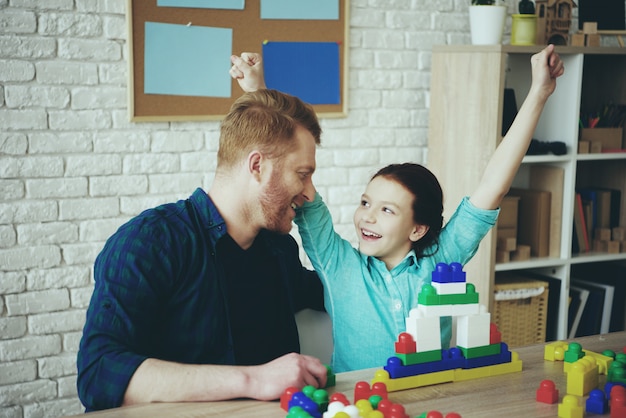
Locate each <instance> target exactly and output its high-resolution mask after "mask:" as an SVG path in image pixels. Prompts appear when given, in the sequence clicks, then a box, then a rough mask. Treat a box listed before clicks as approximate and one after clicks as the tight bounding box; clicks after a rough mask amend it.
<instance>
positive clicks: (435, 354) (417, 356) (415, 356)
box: [396, 350, 441, 366]
mask: <svg viewBox="0 0 626 418" xmlns="http://www.w3.org/2000/svg"><path fill="white" fill-rule="evenodd" d="M396 357H398V358H399V359H400V360H402V364H404V365H405V366H408V365H410V364H419V363H428V362H430V361H439V360H441V350H431V351H424V352H422V353H409V354H402V353H396Z"/></svg>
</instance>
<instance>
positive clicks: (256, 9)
mask: <svg viewBox="0 0 626 418" xmlns="http://www.w3.org/2000/svg"><path fill="white" fill-rule="evenodd" d="M239 1H240V2H241V4H242V5H243V6H242V7H243V8H242V9H239V10H231V9H208V8H194V7H162V6H160V5H158V4H157V3H158V0H128V9H127V19H128V30H129V33H128V48H129V49H128V51H129V57H128V63H129V85H128V91H129V106H128V109H129V117H130V120H131V121H133V122H149V121H199V120H217V119H221V118H222V117H223V116H224V115H225V114H226V113H228V110H229V109H230V106H231V105H232V103H233V102H234V100H235V99H236V98H237V97H239V96H240V95H241V94H242V90H241V88H240V87H239V85H238V84H237V82H236V80H232V79H231V78H230V75H228V68H230V62H229V61H228V60H227V58H226V59H224V56H225V52H229V54H228V56H230V54H234V55H239V54H241V53H242V52H258V53H262V54H264V55H263V56H264V63H265V76H266V81H267V86H268V88H276V89H278V90H281V91H286V92H287V93H291V92H290V91H287V90H283V89H281V88H279V87H275V86H273V85H272V83H271V82H270V78H269V72H268V66H269V65H270V62H268V59H269V58H268V59H266V56H265V54H267V55H268V57H270V56H272V55H270V54H269V51H270V49H269V48H267V47H268V46H276V47H277V48H278V46H280V45H295V47H293V46H292V47H291V49H292V50H294V48H295V49H296V50H297V49H298V46H297V45H309V44H310V45H331V46H332V47H333V48H332V49H331V51H337V54H336V55H337V57H336V58H334V59H335V61H336V66H335V67H332V68H333V71H328V74H326V76H327V77H330V80H331V81H332V83H331V84H333V85H335V84H336V95H335V96H333V97H335V98H334V99H332V100H328V101H324V99H323V98H322V99H320V100H321V101H320V102H315V101H310V100H307V99H306V98H305V97H301V96H299V95H298V96H299V97H301V98H302V99H303V100H305V101H307V102H309V103H311V104H312V105H313V107H314V108H315V110H316V112H317V114H318V116H320V117H345V116H346V115H347V102H346V98H347V67H348V66H347V49H348V48H347V46H348V45H347V44H348V42H347V39H348V29H349V23H348V10H349V5H348V2H349V0H337V1H338V6H339V7H338V8H339V10H338V18H337V19H306V18H298V19H293V20H290V19H287V18H279V19H270V18H261V7H262V6H261V2H263V1H264V0H239ZM311 1H312V2H315V1H316V0H311ZM155 26H159V27H169V28H184V27H188V28H190V31H189V32H187V34H191V33H200V32H192V31H191V29H193V30H214V31H215V33H217V34H220V36H222V35H221V34H223V33H225V36H224V38H223V39H225V40H227V42H225V43H224V44H223V45H220V46H221V47H222V48H221V49H220V51H221V55H219V57H220V59H219V62H220V64H219V65H220V66H222V65H223V68H224V70H223V71H224V73H223V72H222V70H221V69H220V70H219V71H218V72H216V76H215V77H211V78H210V80H211V82H213V80H216V79H218V78H219V80H220V82H219V83H214V84H216V86H215V87H216V89H218V90H219V91H220V93H219V94H216V95H212V93H210V92H209V93H207V94H204V95H196V93H195V91H192V92H190V93H182V94H179V93H180V92H173V93H172V92H166V93H163V92H162V91H158V90H157V91H156V92H155V91H154V90H150V88H151V87H150V86H151V85H152V84H153V82H152V80H153V79H155V77H156V76H159V75H160V74H158V72H159V71H160V70H159V68H160V67H159V66H155V65H152V64H150V62H153V61H150V59H151V58H150V57H151V56H158V54H159V51H158V48H157V50H156V51H157V52H152V53H151V52H149V51H154V50H155V49H154V47H152V46H146V44H147V41H146V36H147V33H146V32H147V31H148V36H151V34H152V32H150V31H151V28H153V27H155ZM177 30H181V29H177ZM182 30H183V31H184V29H182ZM161 36H162V38H161V39H164V40H165V41H167V39H168V35H167V33H166V32H164V34H162V35H161ZM190 36H194V35H190ZM209 36H212V35H209ZM150 39H151V38H150ZM194 39H195V38H194ZM211 39H212V41H214V42H221V41H220V40H219V39H222V38H220V37H219V36H218V37H214V38H211ZM152 44H154V42H152ZM198 45H199V46H204V44H197V46H198ZM228 46H231V48H232V49H230V50H229V49H228ZM277 48H274V49H276V50H278V49H277ZM147 50H148V51H147ZM285 50H287V49H285ZM264 51H265V53H264ZM280 51H282V50H280ZM150 54H152V55H150ZM204 55H209V58H208V59H211V54H204ZM284 55H285V54H282V53H278V54H274V55H273V56H276V57H281V58H280V59H283V58H285V57H284ZM225 60H226V62H225V63H223V64H222V62H223V61H225ZM216 61H217V60H216ZM294 61H295V62H289V60H287V59H286V58H285V62H284V63H282V64H280V65H279V63H277V62H276V63H275V61H272V63H275V65H274V66H275V67H276V68H283V69H284V71H290V69H291V70H293V69H294V68H295V66H301V67H302V68H305V67H311V64H310V63H306V62H305V61H304V60H301V59H296V60H294ZM314 64H315V63H312V65H314ZM308 71H309V74H319V73H320V72H321V73H323V71H318V70H316V69H315V68H313V69H309V70H308ZM274 73H275V72H274ZM152 74H156V75H155V77H152ZM151 77H152V78H151ZM207 77H208V75H207ZM326 80H329V78H326ZM307 81H310V80H306V79H302V80H298V83H299V84H303V85H306V83H307ZM326 84H327V83H324V86H326ZM163 85H167V83H164V84H163ZM313 90H316V89H313ZM317 90H319V89H317ZM292 94H295V93H292ZM296 95H297V94H296Z"/></svg>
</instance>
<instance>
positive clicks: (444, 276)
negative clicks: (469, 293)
mask: <svg viewBox="0 0 626 418" xmlns="http://www.w3.org/2000/svg"><path fill="white" fill-rule="evenodd" d="M431 281H433V282H437V283H460V282H465V281H467V280H466V276H465V272H464V271H463V265H461V263H450V265H448V264H446V263H437V266H435V270H433V272H432V274H431Z"/></svg>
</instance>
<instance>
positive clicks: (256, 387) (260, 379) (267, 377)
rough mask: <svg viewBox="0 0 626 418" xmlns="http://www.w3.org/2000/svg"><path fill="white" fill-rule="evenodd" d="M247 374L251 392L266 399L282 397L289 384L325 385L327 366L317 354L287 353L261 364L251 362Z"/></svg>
mask: <svg viewBox="0 0 626 418" xmlns="http://www.w3.org/2000/svg"><path fill="white" fill-rule="evenodd" d="M247 375H248V382H247V386H248V387H249V390H250V393H249V394H248V396H249V397H250V398H253V399H259V400H264V401H265V400H266V401H269V400H274V399H278V398H280V396H281V395H282V394H283V392H284V391H285V389H286V388H288V387H290V386H293V387H297V388H303V387H304V386H307V385H312V386H315V387H316V388H322V387H324V386H326V366H324V365H323V364H322V362H321V361H319V360H318V359H316V358H315V357H311V356H306V355H302V354H296V353H290V354H285V355H284V356H282V357H279V358H277V359H276V360H273V361H270V362H269V363H266V364H262V365H260V366H251V367H250V368H249V369H248V372H247Z"/></svg>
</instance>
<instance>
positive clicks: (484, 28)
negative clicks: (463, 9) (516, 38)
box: [469, 5, 506, 45]
mask: <svg viewBox="0 0 626 418" xmlns="http://www.w3.org/2000/svg"><path fill="white" fill-rule="evenodd" d="M469 17H470V31H471V34H472V44H473V45H498V44H501V43H502V34H503V33H504V22H505V20H506V6H500V5H498V6H496V5H494V6H470V7H469Z"/></svg>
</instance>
